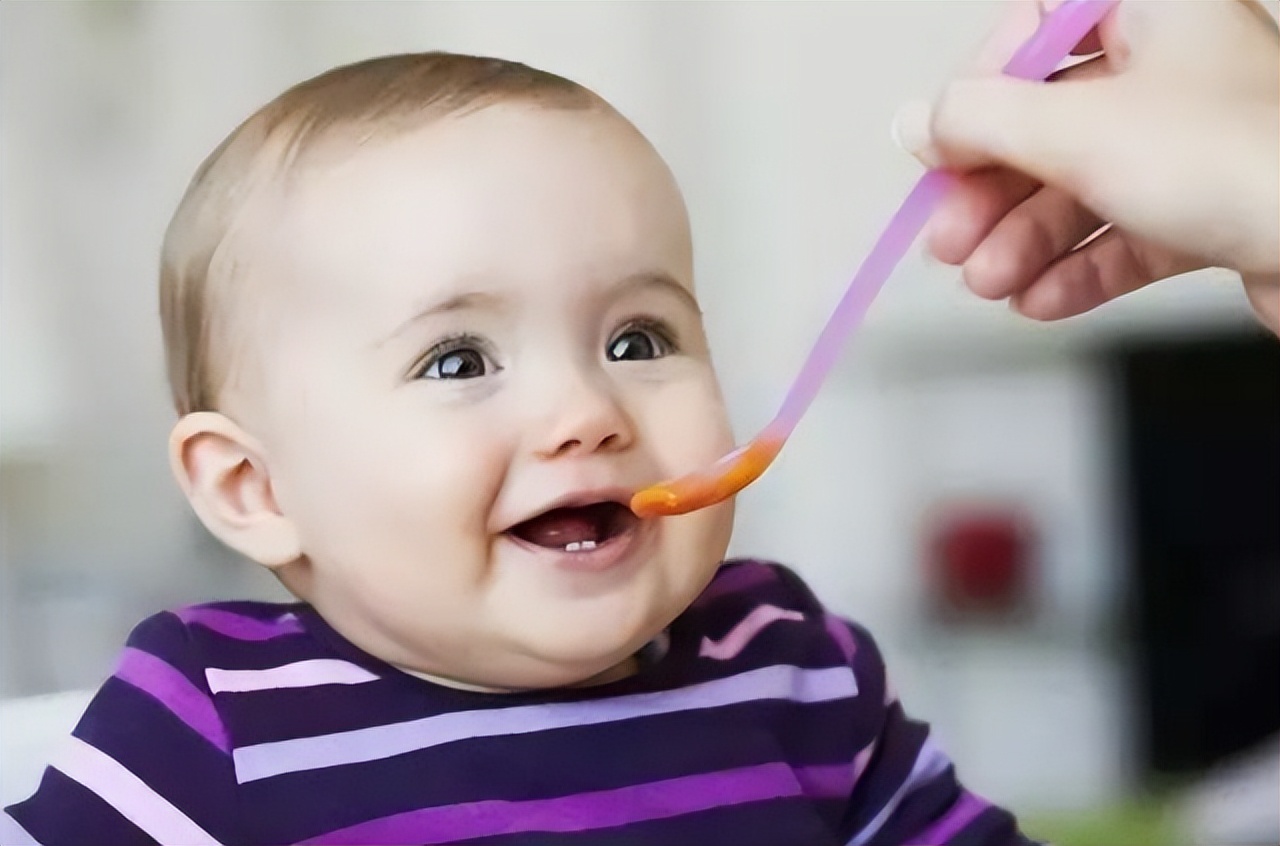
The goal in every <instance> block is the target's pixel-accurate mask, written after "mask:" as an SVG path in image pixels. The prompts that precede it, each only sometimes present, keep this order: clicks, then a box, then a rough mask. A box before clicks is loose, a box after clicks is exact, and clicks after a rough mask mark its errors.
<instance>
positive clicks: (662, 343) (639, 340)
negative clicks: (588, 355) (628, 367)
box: [607, 322, 675, 361]
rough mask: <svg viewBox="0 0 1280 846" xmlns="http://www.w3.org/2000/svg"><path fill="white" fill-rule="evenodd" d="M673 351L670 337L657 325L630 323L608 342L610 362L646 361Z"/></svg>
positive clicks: (673, 345)
mask: <svg viewBox="0 0 1280 846" xmlns="http://www.w3.org/2000/svg"><path fill="white" fill-rule="evenodd" d="M674 351H675V344H674V343H673V342H672V341H671V335H670V333H669V332H667V331H666V329H665V328H663V327H662V326H660V325H658V324H651V323H648V322H644V323H632V324H630V325H629V326H626V327H625V328H623V330H622V331H621V332H619V333H618V334H617V335H615V336H614V337H613V340H611V341H609V345H608V350H607V355H608V358H609V360H610V361H646V360H648V359H652V358H662V357H663V356H664V355H670V354H671V353H672V352H674Z"/></svg>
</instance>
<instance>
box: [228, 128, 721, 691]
mask: <svg viewBox="0 0 1280 846" xmlns="http://www.w3.org/2000/svg"><path fill="white" fill-rule="evenodd" d="M275 222H276V225H277V226H278V231H277V230H273V240H272V242H271V243H270V244H269V245H267V248H266V250H264V252H265V253H266V255H264V256H263V257H262V262H261V263H260V264H258V265H257V266H256V267H255V269H254V270H253V275H254V276H255V278H256V279H257V280H258V282H257V283H256V284H262V285H268V286H283V287H282V288H281V289H280V290H281V291H282V296H281V305H280V307H279V313H278V319H277V320H276V321H275V322H274V323H273V324H272V325H271V332H270V335H269V336H268V337H266V338H263V339H261V340H260V349H261V355H262V367H263V368H264V373H263V377H262V380H261V385H260V386H259V388H260V390H258V391H256V392H255V396H254V397H253V398H252V403H251V405H252V407H253V408H254V409H255V412H254V413H253V414H252V415H250V416H251V418H252V419H253V420H254V421H255V422H254V424H253V425H254V428H255V430H256V431H255V432H254V434H255V435H257V436H258V438H259V439H260V440H261V441H262V443H263V446H264V448H265V451H266V454H267V456H268V458H267V461H268V463H269V467H270V473H271V479H272V484H273V493H274V495H275V497H276V501H277V503H278V506H279V508H280V509H281V510H282V511H283V513H284V514H285V515H286V516H287V517H288V518H289V519H291V520H292V521H293V522H294V524H295V525H296V527H297V529H298V532H299V533H300V537H301V543H302V548H303V550H304V552H305V554H306V561H305V563H303V564H301V565H299V567H298V569H297V571H296V572H294V573H292V574H291V575H290V576H289V578H288V583H289V584H290V586H291V587H293V588H294V589H295V590H296V591H298V592H299V593H300V594H301V595H302V596H303V597H304V598H305V599H307V600H309V601H311V602H312V603H313V604H314V605H315V606H316V607H317V608H318V610H319V611H320V612H321V613H322V614H323V615H324V616H325V617H326V619H328V620H329V621H330V622H331V623H332V624H333V625H334V626H335V627H336V628H337V629H338V630H339V631H340V632H342V633H343V634H344V635H345V636H347V637H348V638H350V639H351V640H353V641H354V642H355V643H357V644H358V645H360V646H362V647H363V648H365V649H366V650H368V651H370V652H372V653H374V654H376V655H378V656H379V657H382V658H384V659H386V660H389V661H391V662H393V663H396V664H399V665H401V666H405V667H407V668H411V669H415V670H419V671H422V672H426V673H431V674H435V675H438V676H444V677H447V678H451V679H454V680H458V681H462V682H466V683H471V684H478V685H482V686H488V687H533V686H549V685H562V684H571V683H574V682H578V681H582V680H584V679H586V678H588V677H591V676H593V675H595V674H598V673H601V672H604V671H607V670H609V668H611V667H615V666H617V665H618V664H619V663H620V662H624V661H626V659H627V657H628V656H629V655H630V654H632V653H633V652H634V651H635V650H636V649H637V648H639V647H640V646H642V645H643V644H644V642H645V641H646V640H648V639H649V638H651V637H652V636H653V635H655V634H656V633H657V632H658V631H660V630H661V629H662V628H663V627H664V626H665V625H666V624H668V623H669V622H670V621H671V620H672V619H673V618H674V617H675V616H676V615H678V614H679V613H680V612H681V611H683V610H684V608H685V607H687V605H688V604H689V603H690V602H691V601H692V600H693V598H694V597H695V596H696V595H697V594H698V593H699V591H700V590H701V589H702V588H703V587H704V586H705V584H706V583H707V582H708V581H709V579H710V578H711V575H712V573H713V572H714V569H715V567H716V565H717V563H718V562H719V560H720V559H721V557H722V555H723V554H724V551H725V548H726V545H727V543H728V538H729V532H730V527H731V523H732V519H733V518H732V508H731V506H729V505H727V504H726V505H722V506H718V507H715V508H710V509H707V510H704V511H701V512H697V513H695V514H692V515H688V516H684V517H679V518H671V519H665V520H656V521H643V522H642V521H638V520H636V519H635V518H634V517H633V516H631V515H630V513H629V512H628V511H627V510H626V509H625V508H624V507H623V506H624V504H625V503H626V501H627V499H628V497H629V495H630V494H631V493H632V492H633V491H635V490H637V489H638V488H640V487H643V486H644V485H646V484H649V483H651V482H654V481H657V480H660V479H662V478H666V477H670V476H675V475H679V474H682V473H685V472H687V471H690V470H693V469H695V468H699V467H702V466H704V465H706V464H708V463H709V462H711V461H712V460H714V459H715V458H717V457H719V456H720V455H721V454H722V453H724V452H725V451H726V450H727V449H729V448H730V447H731V446H732V439H731V434H730V430H729V426H728V423H727V419H726V414H725V411H724V407H723V403H722V400H721V396H720V392H719V387H718V385H717V382H716V379H715V375H714V373H713V371H712V367H711V361H710V357H709V355H708V350H707V342H706V338H705V336H704V333H703V328H702V322H701V319H700V315H699V311H698V308H697V305H696V302H695V300H694V296H693V268H692V255H691V246H690V236H689V227H688V222H687V219H686V214H685V210H684V207H683V203H682V200H681V198H680V196H679V192H678V190H677V189H676V187H675V185H674V183H673V180H672V178H671V176H670V175H669V173H668V171H667V169H666V168H665V166H664V165H663V164H662V162H661V161H660V160H659V159H658V157H657V156H656V155H655V154H654V152H653V151H652V150H651V148H650V147H649V146H648V145H647V143H646V142H645V141H643V140H642V139H641V138H640V137H638V136H637V135H636V134H635V131H634V130H633V129H631V128H630V127H629V126H627V125H626V124H625V123H624V122H622V121H621V120H620V119H618V118H617V117H616V116H611V115H607V114H603V113H588V112H575V111H555V110H546V109H539V108H536V107H532V106H522V105H499V106H493V107H489V108H486V109H483V110H481V111H479V112H475V113H472V114H469V115H466V116H462V117H455V118H448V119H445V120H442V121H437V122H435V123H433V124H431V125H429V126H427V127H425V128H423V129H421V130H416V131H413V132H411V133H409V134H406V135H401V136H397V137H395V138H393V139H390V140H386V141H376V142H373V143H370V144H368V145H366V146H365V147H363V148H361V149H360V150H359V151H358V152H356V153H354V154H353V155H351V156H350V157H347V158H344V159H342V160H341V161H339V162H338V163H336V164H330V165H326V166H323V167H316V168H314V169H313V170H310V171H304V172H303V174H302V175H301V177H300V178H299V179H298V180H297V184H295V185H294V186H293V187H291V188H290V189H289V192H288V195H287V197H286V199H285V200H284V202H283V205H282V209H281V214H280V216H279V217H278V218H277V219H276V221H275Z"/></svg>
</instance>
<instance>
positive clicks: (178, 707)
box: [116, 646, 231, 752]
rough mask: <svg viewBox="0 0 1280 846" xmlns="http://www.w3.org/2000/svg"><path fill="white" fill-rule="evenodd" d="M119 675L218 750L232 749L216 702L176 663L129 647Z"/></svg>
mask: <svg viewBox="0 0 1280 846" xmlns="http://www.w3.org/2000/svg"><path fill="white" fill-rule="evenodd" d="M116 678H118V679H120V680H121V681H124V682H128V683H129V684H131V685H133V686H134V687H136V688H138V689H139V690H141V691H143V692H144V693H147V694H148V695H150V696H151V697H152V698H153V699H155V700H156V701H158V702H159V703H160V704H161V705H163V706H164V707H166V708H168V709H169V710H170V711H171V712H172V713H173V715H174V716H176V717H177V718H178V719H180V720H182V721H183V722H184V723H186V724H187V725H188V726H190V727H191V729H192V730H193V731H195V732H196V733H197V734H199V735H200V736H201V737H203V738H204V739H205V740H207V741H209V742H210V743H212V744H213V745H214V746H216V747H217V748H218V749H221V750H222V751H223V752H230V751H231V742H230V740H229V739H228V738H227V729H226V726H224V725H223V724H222V720H221V719H220V718H219V717H218V712H217V710H216V709H215V708H214V707H213V702H212V701H211V700H210V699H209V697H208V696H206V695H205V694H204V693H203V692H202V691H201V690H200V689H199V688H197V687H196V686H195V685H194V684H192V683H191V680H190V679H188V678H187V677H186V676H184V675H183V674H182V673H181V672H179V671H178V670H177V669H176V668H175V667H173V666H172V665H170V664H168V663H166V662H165V661H163V660H161V659H160V658H157V657H156V656H154V655H152V654H151V653H150V652H144V651H142V650H141V649H137V648H135V647H132V646H129V647H126V648H125V650H124V655H123V656H122V657H121V659H120V666H119V667H118V668H117V669H116Z"/></svg>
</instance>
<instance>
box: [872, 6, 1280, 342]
mask: <svg viewBox="0 0 1280 846" xmlns="http://www.w3.org/2000/svg"><path fill="white" fill-rule="evenodd" d="M1009 5H1010V9H1009V11H1008V13H1007V14H1006V16H1005V18H1004V20H1003V21H1002V23H1001V25H1000V26H999V27H998V28H997V30H996V31H995V32H994V34H993V35H992V37H991V38H990V39H989V41H988V43H987V44H986V45H985V46H984V48H983V49H982V51H981V53H980V55H979V57H978V59H977V61H976V63H975V65H974V68H973V70H972V72H971V73H969V74H966V75H965V76H964V77H962V78H959V79H956V80H954V81H952V82H951V83H950V84H948V85H947V86H946V88H945V89H944V91H943V92H942V94H941V95H940V96H939V97H938V98H937V99H936V100H935V101H934V102H933V103H932V104H923V103H920V104H908V105H907V106H904V107H903V109H902V110H900V111H899V113H898V116H897V117H896V118H895V125H894V126H895V135H896V137H897V138H898V139H899V143H901V144H902V146H904V147H905V148H906V149H907V150H909V151H910V152H912V153H913V154H914V155H916V156H917V158H919V159H920V160H921V161H922V162H923V163H925V164H926V165H928V166H930V167H946V168H948V169H951V170H954V171H957V172H959V173H960V174H961V175H960V177H959V180H958V185H957V188H956V189H955V190H954V191H952V192H951V193H950V194H949V195H948V197H947V198H946V200H945V201H944V202H943V204H942V205H941V206H940V208H939V210H938V211H937V212H936V214H935V216H934V218H933V219H932V220H931V221H930V224H929V229H928V234H927V244H928V248H929V249H930V251H931V252H932V253H933V254H934V255H935V256H936V257H937V258H938V259H940V260H941V261H943V262H946V263H948V264H956V265H963V268H964V278H965V281H966V283H967V284H968V286H969V287H970V288H971V289H972V290H973V291H974V292H975V293H977V294H978V295H980V296H983V297H987V298H990V299H1005V298H1009V299H1010V301H1011V305H1012V306H1013V307H1014V308H1015V309H1017V310H1018V311H1019V312H1021V313H1022V314H1024V315H1026V316H1028V317H1032V318H1036V319H1040V320H1055V319H1059V318H1063V317H1069V316H1071V315H1075V314H1079V313H1081V312H1084V311H1088V310H1089V309H1092V308H1095V307H1096V306H1098V305H1101V304H1102V303H1105V302H1107V301H1109V300H1112V299H1115V298H1116V297H1119V296H1122V295H1124V294H1126V293H1129V292H1131V291H1134V290H1136V289H1138V288H1141V287H1143V286H1145V285H1147V284H1150V283H1151V282H1154V281H1157V280H1161V279H1166V278H1168V277H1171V276H1175V275H1178V274H1181V273H1185V272H1187V271H1191V270H1196V269H1199V268H1203V267H1212V266H1220V267H1227V268H1231V269H1233V270H1236V271H1238V272H1239V273H1240V274H1241V276H1242V278H1243V279H1244V282H1245V288H1246V292H1247V294H1248V296H1249V300H1250V302H1251V303H1252V305H1253V307H1254V309H1255V310H1256V311H1257V312H1258V314H1259V316H1260V317H1261V318H1262V320H1263V321H1264V323H1266V325H1267V326H1268V327H1269V328H1270V329H1271V330H1272V331H1274V332H1277V333H1278V334H1280V35H1278V34H1277V28H1276V24H1275V21H1274V20H1272V18H1271V17H1270V15H1269V14H1268V13H1267V11H1266V10H1265V9H1264V8H1263V7H1262V6H1261V5H1260V4H1259V3H1257V2H1254V0H1209V1H1208V2H1179V1H1178V0H1171V2H1150V1H1149V0H1124V2H1121V3H1119V4H1118V5H1117V6H1116V8H1115V9H1113V10H1112V11H1111V12H1110V13H1109V14H1108V16H1107V17H1106V18H1105V19H1104V20H1103V22H1102V23H1101V24H1100V25H1099V26H1098V27H1097V28H1096V29H1095V31H1094V32H1092V33H1090V35H1089V36H1088V37H1087V38H1086V39H1085V41H1084V43H1082V45H1081V47H1080V48H1079V49H1078V50H1077V53H1079V54H1082V55H1089V56H1091V57H1090V58H1087V59H1082V60H1081V62H1080V63H1079V64H1077V65H1075V66H1073V67H1071V68H1069V69H1068V70H1065V71H1063V72H1060V73H1059V74H1057V75H1055V77H1054V78H1053V81H1052V82H1051V84H1047V85H1043V84H1038V83H1031V82H1026V81H1023V80H1016V79H1011V78H1009V77H1006V76H1002V75H1001V74H1000V68H1001V67H1002V66H1003V65H1004V63H1005V62H1006V61H1007V60H1008V59H1009V57H1010V56H1011V55H1012V54H1013V52H1014V50H1015V49H1016V48H1017V46H1018V45H1019V44H1021V43H1022V41H1024V40H1025V39H1026V38H1027V37H1028V36H1029V35H1030V34H1031V33H1032V32H1033V31H1034V30H1035V27H1036V25H1037V24H1038V21H1039V15H1040V14H1041V7H1040V5H1039V4H1038V3H1036V2H1029V0H1016V2H1013V3H1010V4H1009Z"/></svg>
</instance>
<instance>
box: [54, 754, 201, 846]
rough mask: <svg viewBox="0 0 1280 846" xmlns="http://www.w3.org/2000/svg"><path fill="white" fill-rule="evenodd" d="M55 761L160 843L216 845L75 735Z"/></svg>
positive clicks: (124, 771)
mask: <svg viewBox="0 0 1280 846" xmlns="http://www.w3.org/2000/svg"><path fill="white" fill-rule="evenodd" d="M68 740H69V743H68V745H67V746H65V747H63V749H62V750H61V753H60V754H59V755H58V756H57V757H55V758H54V761H53V766H54V767H55V768H56V769H57V770H59V771H60V772H62V773H63V774H64V775H66V776H67V777H68V778H72V779H74V780H76V781H78V782H80V783H81V784H83V785H84V786H85V787H87V788H88V789H89V790H91V791H93V792H94V793H96V794H97V795H98V798H100V799H102V801H104V802H106V803H107V804H108V805H110V806H111V807H112V808H114V809H115V810H116V811H117V812H118V813H119V814H120V816H122V817H124V818H125V819H127V820H129V822H131V823H133V824H134V825H136V826H137V827H138V828H140V829H142V830H143V831H144V832H146V833H147V834H148V835H150V836H151V837H153V838H154V839H155V840H157V841H159V842H160V843H183V844H189V846H200V844H215V846H216V844H217V842H218V841H217V840H215V839H214V838H213V836H212V835H211V834H209V832H207V831H205V830H204V829H203V828H201V827H200V826H198V825H196V823H195V822H193V821H192V820H191V818H190V817H188V816H187V815H186V814H184V813H182V811H179V810H178V809H177V808H175V807H174V806H173V805H172V804H170V803H169V801H168V800H167V799H165V798H164V797H163V796H161V795H160V794H158V793H156V792H155V791H154V790H152V789H151V787H150V786H149V785H147V783H146V782H144V781H143V780H142V779H140V778H138V777H137V776H136V775H134V774H133V773H132V772H130V771H129V769H128V768H127V767H125V766H124V765H123V764H121V763H120V762H119V761H117V760H115V759H114V758H112V757H111V756H110V755H107V754H106V753H105V752H103V751H101V750H99V749H96V748H94V747H93V746H90V745H89V744H88V743H85V742H84V741H83V740H81V739H80V738H78V737H75V736H74V735H73V736H71V737H70V738H69V739H68Z"/></svg>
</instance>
